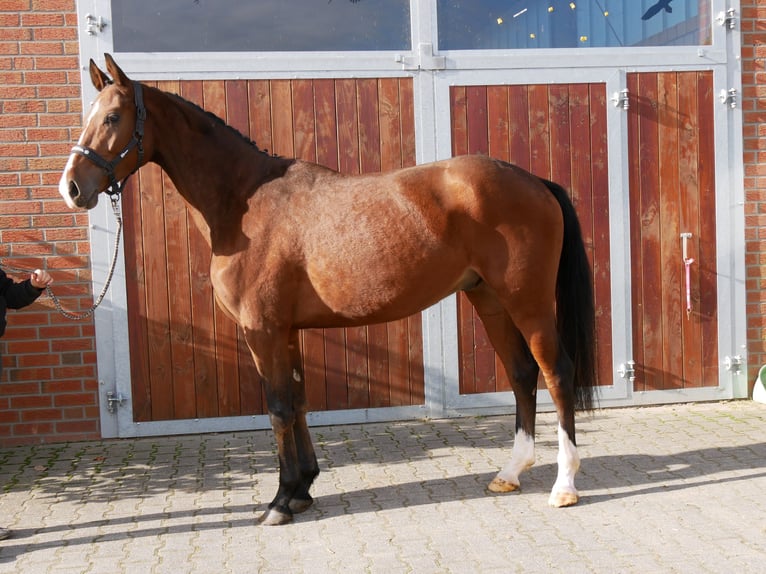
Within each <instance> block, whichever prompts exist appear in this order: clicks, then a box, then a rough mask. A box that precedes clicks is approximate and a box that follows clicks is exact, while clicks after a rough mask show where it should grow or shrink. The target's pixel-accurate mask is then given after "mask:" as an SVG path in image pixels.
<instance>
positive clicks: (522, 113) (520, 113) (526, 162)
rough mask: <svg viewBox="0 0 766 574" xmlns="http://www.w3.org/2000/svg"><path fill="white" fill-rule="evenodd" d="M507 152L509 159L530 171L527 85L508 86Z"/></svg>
mask: <svg viewBox="0 0 766 574" xmlns="http://www.w3.org/2000/svg"><path fill="white" fill-rule="evenodd" d="M508 135H509V138H510V139H509V142H508V153H509V158H508V159H509V161H510V162H511V163H514V164H516V165H518V166H519V167H521V168H523V169H526V170H527V171H531V169H532V157H531V149H532V148H531V145H530V142H529V137H530V116H529V88H528V86H524V85H521V86H509V87H508Z"/></svg>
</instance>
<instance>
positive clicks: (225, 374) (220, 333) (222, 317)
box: [202, 80, 239, 416]
mask: <svg viewBox="0 0 766 574" xmlns="http://www.w3.org/2000/svg"><path fill="white" fill-rule="evenodd" d="M226 95H227V94H226V82H225V81H218V80H214V81H206V82H204V84H203V94H202V96H203V104H204V108H205V109H206V110H208V111H209V112H211V113H213V114H215V115H217V116H218V117H219V118H221V119H222V120H224V121H228V108H229V106H228V104H227V99H226ZM233 113H234V114H235V113H236V112H233ZM233 117H235V118H236V115H233ZM213 315H214V322H213V324H214V328H215V342H216V345H215V357H216V382H217V385H218V389H217V395H218V415H219V416H229V415H235V414H239V372H238V368H237V359H238V343H237V327H236V325H235V324H234V323H233V322H232V321H231V320H230V319H229V318H228V317H227V316H226V314H225V313H224V312H223V311H222V310H221V309H220V308H219V307H218V306H215V307H214V312H213ZM234 389H236V393H235V392H234Z"/></svg>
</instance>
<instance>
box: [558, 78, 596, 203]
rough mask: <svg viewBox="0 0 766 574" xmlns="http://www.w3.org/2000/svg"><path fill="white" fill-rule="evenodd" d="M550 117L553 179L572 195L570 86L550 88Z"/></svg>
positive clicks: (562, 85)
mask: <svg viewBox="0 0 766 574" xmlns="http://www.w3.org/2000/svg"><path fill="white" fill-rule="evenodd" d="M548 117H549V128H548V134H549V137H550V158H551V159H550V163H551V168H550V169H551V179H552V180H553V181H555V182H556V183H558V184H559V185H561V186H562V187H563V188H564V189H566V190H567V191H569V193H570V194H573V191H572V149H571V141H570V137H571V126H570V121H569V86H568V85H566V84H552V85H550V86H548ZM574 202H575V204H577V203H578V199H577V196H576V195H575V196H574ZM586 210H587V211H590V206H587V208H586V209H583V211H586Z"/></svg>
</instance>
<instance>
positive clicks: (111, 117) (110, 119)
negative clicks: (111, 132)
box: [104, 114, 120, 126]
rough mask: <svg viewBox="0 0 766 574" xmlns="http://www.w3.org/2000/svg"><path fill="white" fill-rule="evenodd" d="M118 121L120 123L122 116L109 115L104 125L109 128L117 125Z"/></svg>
mask: <svg viewBox="0 0 766 574" xmlns="http://www.w3.org/2000/svg"><path fill="white" fill-rule="evenodd" d="M118 121H120V116H119V114H107V115H106V117H105V118H104V123H105V124H106V125H108V126H109V125H114V124H116V123H117V122H118Z"/></svg>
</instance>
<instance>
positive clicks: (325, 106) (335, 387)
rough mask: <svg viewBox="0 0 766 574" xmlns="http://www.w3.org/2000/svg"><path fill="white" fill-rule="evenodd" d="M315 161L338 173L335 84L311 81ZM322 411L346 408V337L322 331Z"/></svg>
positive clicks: (336, 332)
mask: <svg viewBox="0 0 766 574" xmlns="http://www.w3.org/2000/svg"><path fill="white" fill-rule="evenodd" d="M314 109H315V113H316V142H317V144H316V145H317V161H318V162H319V163H320V164H322V165H325V166H327V167H329V168H331V169H338V158H339V152H338V147H339V144H338V119H337V114H336V108H335V81H334V80H314ZM323 334H324V352H325V357H324V359H325V400H324V402H325V405H326V407H325V408H328V409H340V408H345V407H346V405H347V404H348V387H347V385H346V381H347V373H346V333H345V331H344V330H343V329H324V331H323Z"/></svg>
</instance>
